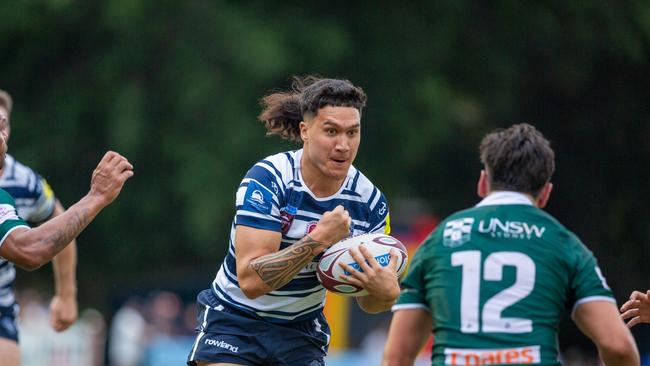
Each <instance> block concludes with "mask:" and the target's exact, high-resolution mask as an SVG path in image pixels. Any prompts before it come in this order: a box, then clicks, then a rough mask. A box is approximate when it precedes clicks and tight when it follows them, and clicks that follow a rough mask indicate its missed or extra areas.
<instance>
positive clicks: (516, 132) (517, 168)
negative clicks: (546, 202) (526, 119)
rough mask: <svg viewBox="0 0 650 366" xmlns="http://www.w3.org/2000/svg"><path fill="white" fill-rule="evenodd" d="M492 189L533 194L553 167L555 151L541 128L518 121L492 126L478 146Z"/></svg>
mask: <svg viewBox="0 0 650 366" xmlns="http://www.w3.org/2000/svg"><path fill="white" fill-rule="evenodd" d="M479 151H480V154H481V162H482V163H483V165H485V169H486V170H487V172H488V177H489V180H490V187H491V189H492V190H495V191H499V190H510V191H517V192H524V193H529V194H531V195H533V196H535V197H536V196H537V195H538V194H539V192H540V191H541V190H542V188H543V187H544V185H545V184H546V183H547V182H549V181H550V180H551V176H552V175H553V172H554V171H555V153H554V152H553V149H551V145H550V143H549V142H548V140H546V138H544V135H542V133H541V132H539V131H537V130H536V129H535V127H533V126H531V125H529V124H527V123H521V124H516V125H513V126H511V127H510V128H508V129H505V130H496V131H494V132H492V133H490V134H488V135H487V136H485V137H484V138H483V141H481V146H480V147H479Z"/></svg>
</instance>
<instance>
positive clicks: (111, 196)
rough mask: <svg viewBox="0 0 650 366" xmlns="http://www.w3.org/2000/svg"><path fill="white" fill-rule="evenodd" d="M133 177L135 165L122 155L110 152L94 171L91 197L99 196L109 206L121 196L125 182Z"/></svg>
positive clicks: (91, 182) (91, 181) (91, 180)
mask: <svg viewBox="0 0 650 366" xmlns="http://www.w3.org/2000/svg"><path fill="white" fill-rule="evenodd" d="M132 176H133V165H131V163H129V161H128V160H127V159H126V158H125V157H123V156H122V155H120V154H118V153H116V152H114V151H108V152H107V153H106V154H105V155H104V157H103V158H102V160H101V161H100V162H99V164H98V165H97V168H95V170H94V171H93V175H92V178H91V179H90V193H89V195H95V196H99V197H100V198H101V199H102V201H103V202H104V205H105V206H106V205H108V204H110V203H111V202H113V200H115V198H116V197H117V196H118V195H119V194H120V191H121V190H122V187H123V186H124V182H126V180H127V179H129V178H131V177H132Z"/></svg>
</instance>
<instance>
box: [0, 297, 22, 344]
mask: <svg viewBox="0 0 650 366" xmlns="http://www.w3.org/2000/svg"><path fill="white" fill-rule="evenodd" d="M17 313H18V306H8V307H0V338H7V339H11V340H12V341H14V342H18V325H16V314H17Z"/></svg>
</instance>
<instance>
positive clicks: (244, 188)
mask: <svg viewBox="0 0 650 366" xmlns="http://www.w3.org/2000/svg"><path fill="white" fill-rule="evenodd" d="M280 183H281V182H280V180H279V177H278V176H277V175H276V174H275V173H274V172H273V171H272V169H269V167H268V166H267V165H265V164H264V163H263V162H260V163H258V164H255V165H254V166H253V167H252V168H251V169H250V170H249V171H248V173H246V176H245V177H244V179H243V180H242V182H241V184H240V185H239V189H238V190H237V195H236V207H237V215H236V216H235V225H244V226H250V227H254V228H257V229H264V230H271V231H280V229H281V226H282V225H281V219H280V202H281V199H282V197H283V191H282V186H281V184H280Z"/></svg>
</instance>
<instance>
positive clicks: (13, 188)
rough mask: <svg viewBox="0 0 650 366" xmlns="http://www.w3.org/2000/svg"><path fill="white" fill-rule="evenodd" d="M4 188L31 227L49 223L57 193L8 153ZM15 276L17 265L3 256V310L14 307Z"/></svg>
mask: <svg viewBox="0 0 650 366" xmlns="http://www.w3.org/2000/svg"><path fill="white" fill-rule="evenodd" d="M0 188H2V189H4V190H5V191H7V193H9V195H11V197H12V198H13V199H14V201H15V203H16V209H17V210H18V216H20V217H21V218H22V219H24V220H25V221H27V222H29V223H31V224H40V223H42V222H44V221H46V220H47V219H49V218H50V216H52V213H53V212H54V204H55V198H54V193H53V192H52V189H51V188H50V186H49V185H48V184H47V182H46V181H45V179H43V178H41V176H40V175H38V174H37V173H36V172H35V171H33V170H32V169H30V168H29V167H27V166H25V165H23V164H21V163H19V162H18V161H16V159H14V158H13V157H12V156H10V155H8V154H7V155H6V156H5V162H4V167H3V169H2V176H0ZM2 239H4V237H3V238H2ZM0 245H2V243H1V242H0ZM15 277H16V270H15V268H14V265H13V264H12V263H11V262H8V261H6V260H5V259H4V258H2V257H0V307H7V306H12V305H13V304H14V302H15V299H14V294H13V284H14V279H15Z"/></svg>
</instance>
